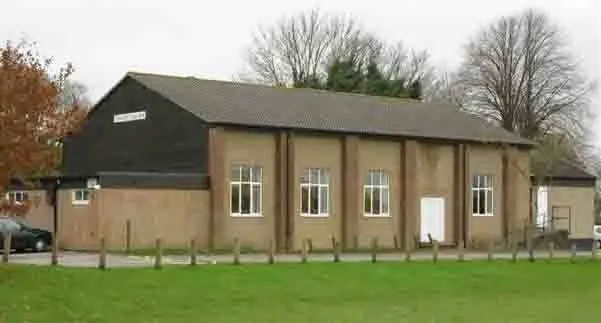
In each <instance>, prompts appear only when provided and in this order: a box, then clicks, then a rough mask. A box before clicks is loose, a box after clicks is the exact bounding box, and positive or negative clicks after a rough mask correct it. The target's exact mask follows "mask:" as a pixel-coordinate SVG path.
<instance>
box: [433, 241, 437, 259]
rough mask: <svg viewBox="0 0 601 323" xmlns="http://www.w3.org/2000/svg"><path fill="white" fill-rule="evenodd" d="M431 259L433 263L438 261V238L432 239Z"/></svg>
mask: <svg viewBox="0 0 601 323" xmlns="http://www.w3.org/2000/svg"><path fill="white" fill-rule="evenodd" d="M432 249H433V250H432V251H433V252H432V261H433V262H434V263H437V262H438V240H434V241H432Z"/></svg>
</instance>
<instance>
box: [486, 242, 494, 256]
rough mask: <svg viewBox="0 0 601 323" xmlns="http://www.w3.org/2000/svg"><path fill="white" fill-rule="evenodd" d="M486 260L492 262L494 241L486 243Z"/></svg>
mask: <svg viewBox="0 0 601 323" xmlns="http://www.w3.org/2000/svg"><path fill="white" fill-rule="evenodd" d="M487 251H488V252H487V259H488V261H493V260H494V252H495V242H494V241H492V240H491V241H489V242H488V250H487Z"/></svg>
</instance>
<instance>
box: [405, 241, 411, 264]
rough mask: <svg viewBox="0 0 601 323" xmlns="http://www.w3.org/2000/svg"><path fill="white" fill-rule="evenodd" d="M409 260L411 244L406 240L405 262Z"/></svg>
mask: <svg viewBox="0 0 601 323" xmlns="http://www.w3.org/2000/svg"><path fill="white" fill-rule="evenodd" d="M410 261H411V246H410V245H409V243H408V242H406V243H405V262H410Z"/></svg>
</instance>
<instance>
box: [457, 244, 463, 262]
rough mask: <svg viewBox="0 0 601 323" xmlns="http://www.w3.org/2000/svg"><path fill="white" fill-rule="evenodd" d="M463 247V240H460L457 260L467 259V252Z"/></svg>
mask: <svg viewBox="0 0 601 323" xmlns="http://www.w3.org/2000/svg"><path fill="white" fill-rule="evenodd" d="M464 253H465V252H464V249H463V241H459V243H458V244H457V261H459V262H463V261H464V260H465V254H464Z"/></svg>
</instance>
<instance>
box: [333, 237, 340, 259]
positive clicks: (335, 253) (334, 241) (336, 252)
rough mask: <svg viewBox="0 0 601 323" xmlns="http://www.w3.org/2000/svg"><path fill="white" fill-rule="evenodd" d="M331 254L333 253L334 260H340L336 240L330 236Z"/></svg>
mask: <svg viewBox="0 0 601 323" xmlns="http://www.w3.org/2000/svg"><path fill="white" fill-rule="evenodd" d="M332 254H333V255H334V262H340V250H339V248H338V241H336V237H334V236H332Z"/></svg>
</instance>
